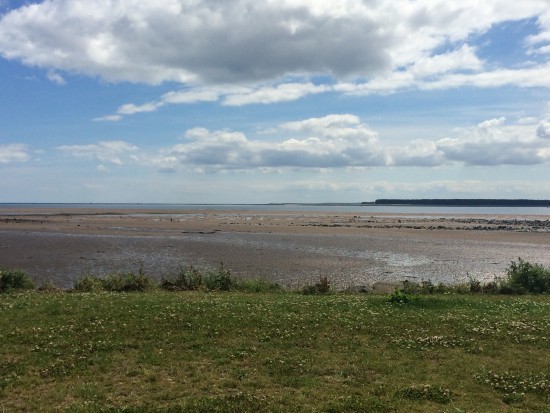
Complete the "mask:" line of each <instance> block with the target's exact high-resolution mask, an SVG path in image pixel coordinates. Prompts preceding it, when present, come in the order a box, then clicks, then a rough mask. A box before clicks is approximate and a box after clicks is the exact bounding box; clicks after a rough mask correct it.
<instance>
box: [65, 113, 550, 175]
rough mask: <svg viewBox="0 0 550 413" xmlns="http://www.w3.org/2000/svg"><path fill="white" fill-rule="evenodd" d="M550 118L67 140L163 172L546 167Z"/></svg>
mask: <svg viewBox="0 0 550 413" xmlns="http://www.w3.org/2000/svg"><path fill="white" fill-rule="evenodd" d="M549 125H550V119H547V118H543V119H541V120H539V122H538V123H536V122H535V123H533V120H531V121H530V122H525V121H524V120H523V119H520V120H518V121H515V122H508V121H507V120H506V119H505V118H502V117H501V118H495V119H489V120H487V121H484V122H481V123H480V124H478V125H475V126H472V127H469V128H461V129H456V130H455V131H454V132H453V134H452V135H451V136H447V137H442V138H440V139H435V140H428V139H417V140H412V141H411V142H410V143H409V144H406V145H395V144H388V143H385V142H384V140H383V139H382V138H381V137H380V136H379V134H378V132H376V131H375V130H373V129H371V128H370V127H369V126H368V125H366V124H364V123H363V122H361V120H360V118H359V117H357V116H355V115H352V114H333V115H328V116H325V117H320V118H310V119H304V120H300V121H295V122H287V123H283V124H281V125H278V126H277V127H275V128H272V129H270V130H267V131H264V132H263V133H262V138H261V139H259V138H251V137H248V136H247V135H246V134H245V133H243V132H239V131H231V130H214V131H211V130H208V129H206V128H201V127H196V128H192V129H189V130H187V131H186V132H185V134H184V142H183V143H179V144H176V145H173V146H172V147H166V148H161V149H160V150H159V151H158V153H157V154H148V153H145V152H144V151H142V150H140V148H138V147H137V146H135V145H131V144H129V143H127V142H124V141H103V142H99V143H98V144H90V145H65V146H61V147H59V148H58V149H59V150H60V151H62V152H64V153H66V154H70V155H72V156H75V157H80V158H88V159H95V160H98V161H101V162H109V163H112V164H115V165H122V164H123V163H125V162H129V163H132V162H135V163H139V164H140V165H150V166H154V167H156V168H158V169H159V170H161V171H164V172H174V171H177V170H178V169H186V168H187V169H193V170H195V171H208V172H224V171H245V170H267V171H274V170H277V169H281V168H283V169H288V168H294V169H319V170H322V169H335V168H375V167H434V166H445V165H456V164H460V165H467V166H496V165H539V164H545V163H548V162H550V133H549Z"/></svg>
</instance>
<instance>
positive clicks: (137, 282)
mask: <svg viewBox="0 0 550 413" xmlns="http://www.w3.org/2000/svg"><path fill="white" fill-rule="evenodd" d="M154 286H155V285H154V282H153V281H152V280H151V279H150V278H149V277H147V276H146V275H145V274H143V273H142V272H141V271H140V272H139V273H138V274H135V273H133V272H127V273H123V274H113V275H109V276H107V277H96V276H94V275H87V276H86V277H84V278H83V279H81V280H79V281H77V282H76V283H75V284H74V289H75V290H77V291H81V292H98V291H115V292H128V291H146V290H150V289H152V288H154Z"/></svg>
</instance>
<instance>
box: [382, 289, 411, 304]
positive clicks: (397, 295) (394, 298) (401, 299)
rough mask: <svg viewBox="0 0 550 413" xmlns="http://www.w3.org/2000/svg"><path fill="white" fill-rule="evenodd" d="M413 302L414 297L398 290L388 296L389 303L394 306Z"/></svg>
mask: <svg viewBox="0 0 550 413" xmlns="http://www.w3.org/2000/svg"><path fill="white" fill-rule="evenodd" d="M412 300H413V298H412V296H411V295H409V294H407V293H403V292H401V291H399V289H398V288H396V289H395V291H394V292H393V293H392V294H389V295H388V302H390V303H393V304H406V303H410V302H411V301H412Z"/></svg>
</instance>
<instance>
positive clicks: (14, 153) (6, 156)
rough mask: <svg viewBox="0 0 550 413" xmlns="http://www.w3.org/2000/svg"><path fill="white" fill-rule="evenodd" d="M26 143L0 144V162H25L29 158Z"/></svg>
mask: <svg viewBox="0 0 550 413" xmlns="http://www.w3.org/2000/svg"><path fill="white" fill-rule="evenodd" d="M28 150H29V149H28V147H27V145H24V144H20V143H10V144H5V145H0V164H7V163H12V162H25V161H28V160H29V159H30V155H29V152H28Z"/></svg>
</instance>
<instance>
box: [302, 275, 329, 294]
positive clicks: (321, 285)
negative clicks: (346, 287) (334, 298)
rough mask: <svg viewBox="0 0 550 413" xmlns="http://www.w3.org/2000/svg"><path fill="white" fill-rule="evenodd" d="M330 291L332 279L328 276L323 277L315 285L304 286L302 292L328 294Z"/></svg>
mask: <svg viewBox="0 0 550 413" xmlns="http://www.w3.org/2000/svg"><path fill="white" fill-rule="evenodd" d="M329 292H330V281H329V280H328V278H327V277H321V278H320V279H319V282H318V283H317V284H314V285H306V286H305V287H303V288H302V294H305V295H312V294H328V293H329Z"/></svg>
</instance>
